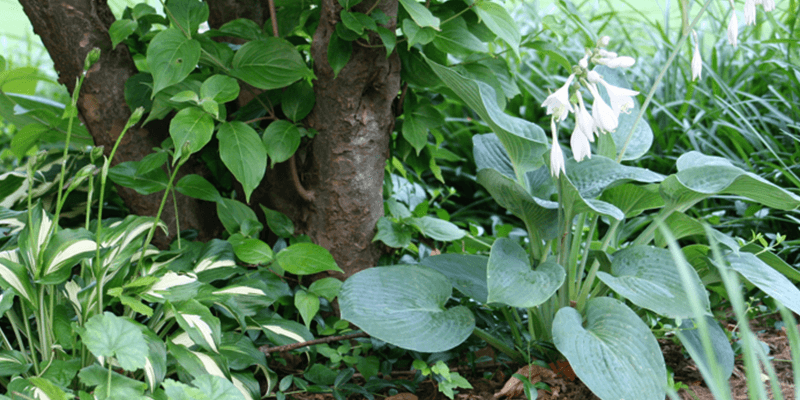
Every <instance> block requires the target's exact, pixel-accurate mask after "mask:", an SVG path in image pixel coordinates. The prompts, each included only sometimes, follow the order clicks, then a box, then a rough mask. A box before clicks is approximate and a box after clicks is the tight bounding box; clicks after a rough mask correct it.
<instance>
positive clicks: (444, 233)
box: [408, 216, 467, 242]
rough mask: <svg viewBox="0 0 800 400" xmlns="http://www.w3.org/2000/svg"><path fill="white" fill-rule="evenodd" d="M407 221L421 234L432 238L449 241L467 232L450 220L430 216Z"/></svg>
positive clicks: (461, 236) (459, 237)
mask: <svg viewBox="0 0 800 400" xmlns="http://www.w3.org/2000/svg"><path fill="white" fill-rule="evenodd" d="M408 223H410V224H411V225H413V226H415V227H416V228H417V229H419V231H420V232H421V233H422V234H423V235H425V236H427V237H429V238H431V239H434V240H442V241H446V242H450V241H453V240H458V239H461V238H463V237H464V235H466V234H467V233H466V232H464V231H463V230H461V229H460V228H459V227H457V226H456V225H455V224H453V223H452V222H449V221H445V220H443V219H439V218H434V217H430V216H424V217H422V218H410V219H409V220H408Z"/></svg>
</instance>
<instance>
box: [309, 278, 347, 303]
mask: <svg viewBox="0 0 800 400" xmlns="http://www.w3.org/2000/svg"><path fill="white" fill-rule="evenodd" d="M341 288H342V281H340V280H338V279H336V278H333V277H328V278H322V279H318V280H316V281H314V282H313V283H312V284H311V286H309V287H308V291H309V292H311V293H314V294H315V295H317V296H320V297H324V298H326V299H328V301H333V299H334V298H336V296H338V295H339V290H340V289H341Z"/></svg>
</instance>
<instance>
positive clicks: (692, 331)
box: [677, 315, 733, 380]
mask: <svg viewBox="0 0 800 400" xmlns="http://www.w3.org/2000/svg"><path fill="white" fill-rule="evenodd" d="M706 324H707V325H708V330H709V333H710V336H711V346H712V347H713V349H714V358H715V359H714V361H712V362H715V363H717V365H719V366H720V367H721V368H722V374H723V378H725V379H726V380H727V379H728V378H730V377H731V374H732V373H733V348H731V344H730V342H729V341H728V336H727V335H726V334H725V331H724V330H722V328H720V326H719V324H718V323H717V321H716V320H714V318H713V317H711V316H710V315H708V316H706ZM677 334H678V338H680V340H681V343H683V345H684V347H686V350H687V351H689V354H690V355H691V356H692V359H694V361H695V363H697V364H698V365H701V371H702V370H703V369H705V370H706V371H711V367H710V365H711V364H710V363H709V361H708V356H707V355H706V353H705V351H704V350H703V342H702V339H700V330H699V329H698V327H697V324H696V323H695V321H694V320H693V319H685V320H683V323H681V326H680V329H679V330H678V332H677Z"/></svg>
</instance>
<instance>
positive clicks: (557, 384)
mask: <svg viewBox="0 0 800 400" xmlns="http://www.w3.org/2000/svg"><path fill="white" fill-rule="evenodd" d="M516 373H518V374H520V375H522V376H525V377H527V378H528V380H530V382H531V383H537V382H544V383H546V384H547V385H548V386H550V393H549V397H548V398H557V397H558V394H559V393H560V392H561V390H563V389H564V387H565V382H564V379H562V378H559V377H558V375H557V374H556V373H555V372H553V371H552V370H550V369H547V368H545V367H540V366H538V365H526V366H524V367H522V368H520V369H519V370H517V372H516ZM524 392H525V385H524V384H523V383H522V381H521V380H519V379H517V378H515V377H513V376H512V377H511V378H510V379H509V380H508V382H506V384H505V385H504V386H503V388H502V389H500V391H499V392H497V393H495V394H494V396H492V398H493V399H499V398H501V397H506V398H509V399H511V398H515V397H524V394H523V393H524ZM543 396H545V392H544V390H541V389H540V390H539V398H543Z"/></svg>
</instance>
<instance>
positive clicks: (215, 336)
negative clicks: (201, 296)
mask: <svg viewBox="0 0 800 400" xmlns="http://www.w3.org/2000/svg"><path fill="white" fill-rule="evenodd" d="M170 305H171V306H172V308H173V310H174V311H175V317H176V319H177V321H178V325H180V326H181V328H183V330H184V331H186V333H188V334H189V337H191V338H192V340H193V341H194V342H195V343H196V344H198V345H200V346H201V347H203V348H204V349H206V350H211V351H213V352H215V353H218V352H219V349H218V344H219V342H220V337H221V333H220V331H221V328H220V323H219V319H218V318H217V317H215V316H214V315H212V314H211V311H210V310H209V309H208V307H206V306H204V305H202V304H200V303H199V302H197V301H196V300H188V301H184V302H181V303H177V304H171V303H170Z"/></svg>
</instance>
